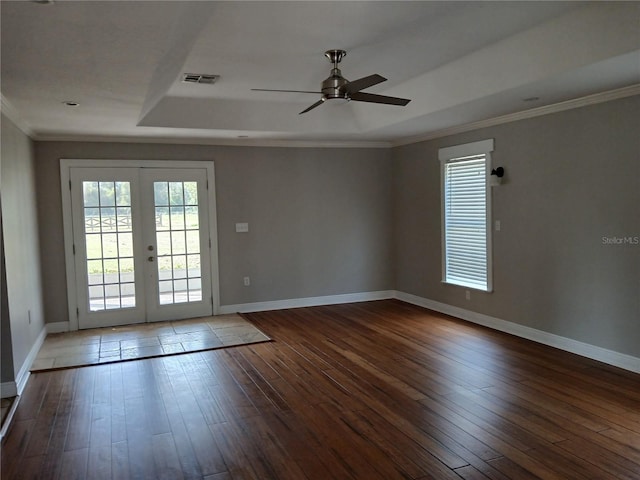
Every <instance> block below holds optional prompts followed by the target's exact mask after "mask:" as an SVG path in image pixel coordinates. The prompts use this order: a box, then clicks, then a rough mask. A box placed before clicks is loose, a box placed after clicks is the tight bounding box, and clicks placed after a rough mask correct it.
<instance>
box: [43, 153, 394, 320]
mask: <svg viewBox="0 0 640 480" xmlns="http://www.w3.org/2000/svg"><path fill="white" fill-rule="evenodd" d="M36 158H37V187H38V203H39V210H38V218H39V224H40V236H41V237H40V238H41V253H42V259H43V261H42V272H43V282H44V299H45V317H46V320H47V322H59V321H66V320H67V319H68V318H67V316H68V315H67V296H66V295H67V293H66V279H65V264H64V248H63V227H62V211H61V191H60V162H59V160H60V159H61V158H78V159H87V158H90V159H147V160H167V159H171V160H213V161H214V163H215V171H216V194H217V195H216V200H217V216H218V238H219V240H218V241H219V265H220V297H221V302H220V303H221V305H233V304H238V303H248V302H259V301H269V300H282V299H294V298H303V297H312V296H323V295H335V294H346V293H359V292H370V291H379V290H389V289H392V288H393V274H392V246H391V240H392V223H393V222H392V217H391V213H392V205H393V202H392V182H391V180H390V179H391V176H392V165H391V152H390V150H389V149H332V148H326V149H315V148H304V149H299V148H259V147H215V146H193V145H191V146H189V145H164V144H124V143H81V142H36ZM236 222H248V223H249V229H250V231H249V233H248V234H239V233H235V223H236ZM244 276H249V277H251V286H250V287H244V286H243V283H242V279H243V277H244Z"/></svg>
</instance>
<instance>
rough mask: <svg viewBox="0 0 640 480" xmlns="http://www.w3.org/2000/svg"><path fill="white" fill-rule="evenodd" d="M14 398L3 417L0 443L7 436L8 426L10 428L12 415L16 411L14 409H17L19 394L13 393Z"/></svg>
mask: <svg viewBox="0 0 640 480" xmlns="http://www.w3.org/2000/svg"><path fill="white" fill-rule="evenodd" d="M14 396H15V397H16V398H15V399H14V400H13V403H12V404H11V408H9V411H8V412H7V416H6V417H5V419H4V422H3V423H2V428H1V429H0V443H2V441H3V440H4V437H6V436H7V433H8V432H9V428H11V423H12V422H13V416H14V415H15V413H16V410H17V409H18V403H19V402H20V396H17V395H14Z"/></svg>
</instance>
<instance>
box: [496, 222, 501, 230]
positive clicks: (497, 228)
mask: <svg viewBox="0 0 640 480" xmlns="http://www.w3.org/2000/svg"><path fill="white" fill-rule="evenodd" d="M499 231H500V220H496V232H499Z"/></svg>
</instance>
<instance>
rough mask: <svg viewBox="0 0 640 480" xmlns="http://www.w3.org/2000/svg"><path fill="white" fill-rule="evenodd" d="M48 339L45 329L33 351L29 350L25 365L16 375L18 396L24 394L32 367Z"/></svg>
mask: <svg viewBox="0 0 640 480" xmlns="http://www.w3.org/2000/svg"><path fill="white" fill-rule="evenodd" d="M46 337H47V329H46V328H43V329H42V330H40V334H39V335H38V338H36V341H35V342H34V344H33V346H32V347H31V350H29V354H28V355H27V358H26V359H25V360H24V363H23V364H22V366H21V367H20V370H19V371H18V375H16V387H17V388H16V390H17V391H18V395H21V394H22V391H23V390H24V387H25V385H26V384H27V380H29V370H31V365H33V361H34V360H35V359H36V357H37V356H38V352H39V351H40V347H42V344H43V343H44V339H45V338H46Z"/></svg>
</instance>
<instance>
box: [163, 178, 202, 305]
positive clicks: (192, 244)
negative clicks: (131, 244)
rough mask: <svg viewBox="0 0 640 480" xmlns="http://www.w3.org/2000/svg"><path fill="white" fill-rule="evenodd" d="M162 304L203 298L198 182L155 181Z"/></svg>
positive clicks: (196, 300) (197, 300) (194, 300)
mask: <svg viewBox="0 0 640 480" xmlns="http://www.w3.org/2000/svg"><path fill="white" fill-rule="evenodd" d="M153 193H154V208H155V220H156V222H155V231H156V232H155V234H156V245H157V250H158V251H157V260H158V261H157V265H158V267H157V268H158V301H159V303H160V305H170V304H174V303H188V302H200V301H202V271H201V269H200V261H201V258H200V221H199V215H198V184H197V182H184V181H182V182H181V181H173V182H169V181H164V182H153Z"/></svg>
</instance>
